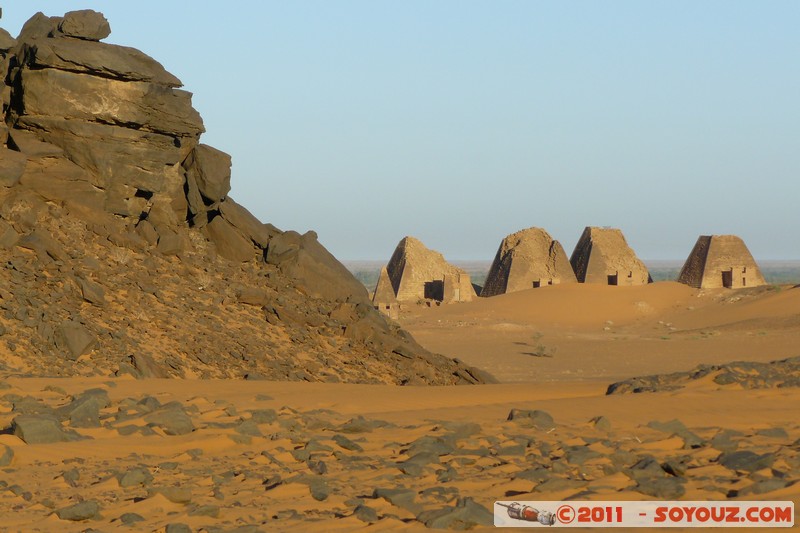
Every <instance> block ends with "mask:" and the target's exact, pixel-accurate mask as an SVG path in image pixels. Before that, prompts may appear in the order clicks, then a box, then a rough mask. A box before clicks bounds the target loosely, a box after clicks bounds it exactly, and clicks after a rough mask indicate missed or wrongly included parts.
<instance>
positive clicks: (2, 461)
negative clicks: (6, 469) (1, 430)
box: [0, 444, 14, 466]
mask: <svg viewBox="0 0 800 533" xmlns="http://www.w3.org/2000/svg"><path fill="white" fill-rule="evenodd" d="M2 450H3V454H2V455H0V466H8V465H10V464H11V461H12V460H13V459H14V450H12V449H11V448H9V447H8V446H6V445H5V444H3V445H2Z"/></svg>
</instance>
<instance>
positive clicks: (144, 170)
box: [17, 116, 193, 214]
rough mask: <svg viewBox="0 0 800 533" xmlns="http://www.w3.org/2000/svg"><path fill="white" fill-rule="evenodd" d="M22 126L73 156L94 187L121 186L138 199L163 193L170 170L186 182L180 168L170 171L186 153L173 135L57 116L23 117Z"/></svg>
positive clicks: (174, 177) (175, 178)
mask: <svg viewBox="0 0 800 533" xmlns="http://www.w3.org/2000/svg"><path fill="white" fill-rule="evenodd" d="M17 126H18V127H20V128H25V129H26V130H29V131H30V132H34V133H35V134H36V136H37V137H39V138H41V139H44V140H46V141H47V142H48V143H49V145H51V146H57V147H59V148H60V151H61V150H63V152H66V153H68V154H69V159H70V160H71V161H72V162H74V163H75V164H76V165H78V166H79V167H81V168H82V169H84V170H85V171H87V179H89V180H90V181H91V183H92V184H94V185H96V186H98V187H102V188H104V189H108V188H110V187H112V185H115V184H119V185H126V186H129V187H131V189H132V193H131V194H130V195H120V196H125V197H132V196H133V195H134V194H135V193H136V191H137V190H141V191H144V192H150V193H155V192H160V191H162V190H164V189H165V188H166V187H165V185H166V184H167V182H168V180H167V178H166V176H167V174H168V172H170V171H171V173H172V180H173V181H182V179H181V178H180V176H179V172H178V169H177V168H174V169H171V168H170V167H172V166H173V165H176V164H177V163H178V162H180V160H181V157H182V153H183V150H182V149H181V148H180V147H178V146H176V145H175V138H174V137H173V136H170V135H167V134H162V133H155V132H148V131H143V130H136V129H131V128H125V127H120V126H112V125H109V124H98V123H96V122H91V121H88V120H82V119H75V118H73V119H67V118H62V117H53V116H23V117H21V118H20V119H19V121H18V123H17ZM185 142H187V143H191V142H193V141H191V140H188V139H187V140H186V141H185ZM131 161H136V164H135V165H132V164H131ZM137 214H138V213H137Z"/></svg>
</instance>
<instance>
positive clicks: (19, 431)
mask: <svg viewBox="0 0 800 533" xmlns="http://www.w3.org/2000/svg"><path fill="white" fill-rule="evenodd" d="M11 430H12V432H13V433H14V435H16V436H17V437H19V438H20V439H22V440H23V441H25V443H26V444H50V443H53V442H67V441H69V440H73V439H72V438H70V436H69V435H68V434H67V433H65V432H64V430H63V429H62V427H61V423H60V422H59V421H58V419H57V418H55V417H52V416H47V415H19V416H17V417H16V418H14V419H13V420H12V421H11Z"/></svg>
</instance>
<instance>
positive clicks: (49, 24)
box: [17, 11, 64, 44]
mask: <svg viewBox="0 0 800 533" xmlns="http://www.w3.org/2000/svg"><path fill="white" fill-rule="evenodd" d="M62 20H64V17H48V16H47V15H45V14H44V13H42V12H41V11H40V12H38V13H36V14H35V15H34V16H32V17H31V18H29V19H28V21H27V22H26V23H25V24H23V25H22V29H21V30H20V32H19V35H18V36H17V43H18V44H19V43H28V42H31V41H32V40H34V39H45V38H47V37H51V36H52V35H57V34H59V33H60V31H59V29H58V26H59V24H61V21H62Z"/></svg>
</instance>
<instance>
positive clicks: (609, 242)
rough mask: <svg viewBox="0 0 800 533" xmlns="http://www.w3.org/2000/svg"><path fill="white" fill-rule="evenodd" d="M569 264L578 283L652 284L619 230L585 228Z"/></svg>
mask: <svg viewBox="0 0 800 533" xmlns="http://www.w3.org/2000/svg"><path fill="white" fill-rule="evenodd" d="M569 262H570V263H571V264H572V268H573V269H574V270H575V277H576V278H578V281H579V282H580V283H602V284H604V285H644V284H646V283H651V282H652V281H653V280H652V279H651V278H650V274H649V272H648V271H647V267H646V266H645V265H644V263H642V261H641V260H640V259H639V258H638V257H636V253H634V251H633V250H632V249H631V247H630V246H628V243H627V242H626V241H625V236H624V235H623V234H622V231H620V230H618V229H616V228H598V227H591V226H588V227H587V228H586V229H585V230H583V234H582V235H581V238H580V240H579V241H578V244H576V245H575V250H574V251H573V252H572V257H570V259H569Z"/></svg>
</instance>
